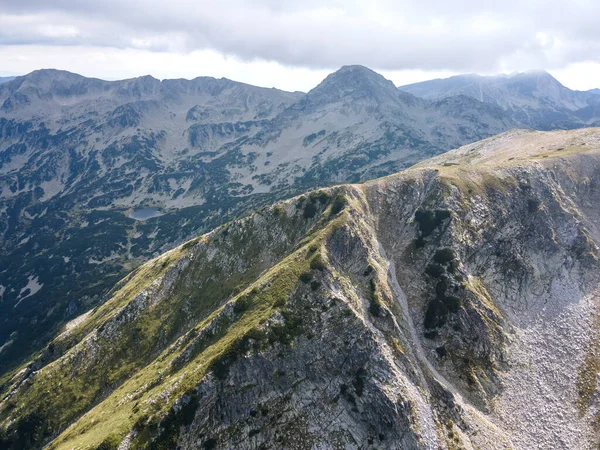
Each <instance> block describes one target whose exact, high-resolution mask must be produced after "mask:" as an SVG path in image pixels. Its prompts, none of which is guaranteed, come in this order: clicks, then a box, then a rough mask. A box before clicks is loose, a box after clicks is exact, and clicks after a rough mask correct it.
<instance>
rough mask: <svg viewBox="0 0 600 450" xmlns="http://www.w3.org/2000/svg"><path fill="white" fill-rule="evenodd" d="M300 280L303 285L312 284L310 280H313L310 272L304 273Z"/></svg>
mask: <svg viewBox="0 0 600 450" xmlns="http://www.w3.org/2000/svg"><path fill="white" fill-rule="evenodd" d="M298 278H300V281H302V282H303V283H310V280H312V274H311V273H310V272H303V273H301V274H300V276H299V277H298Z"/></svg>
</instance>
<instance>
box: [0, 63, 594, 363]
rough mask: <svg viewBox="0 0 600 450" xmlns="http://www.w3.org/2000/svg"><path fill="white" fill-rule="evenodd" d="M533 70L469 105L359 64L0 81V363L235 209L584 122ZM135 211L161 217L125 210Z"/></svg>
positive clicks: (569, 98) (52, 74) (567, 98)
mask: <svg viewBox="0 0 600 450" xmlns="http://www.w3.org/2000/svg"><path fill="white" fill-rule="evenodd" d="M541 79H542V80H544V81H539V82H536V83H537V84H535V88H531V87H530V84H531V80H530V79H529V78H527V77H525V78H524V79H523V80H521V81H522V83H523V85H522V87H521V88H518V87H515V85H514V83H513V84H511V85H510V86H511V87H510V89H513V90H509V92H511V93H513V94H511V95H512V97H511V98H513V100H511V103H510V104H504V103H501V102H496V103H493V102H481V101H479V99H478V98H477V97H473V96H472V95H468V94H467V90H466V87H465V92H462V91H461V92H460V93H459V95H454V94H450V93H448V92H449V90H448V89H446V90H444V91H443V92H444V95H433V94H426V93H425V91H424V90H421V91H419V95H420V96H421V97H419V96H415V95H412V94H410V93H407V92H403V91H402V90H399V89H397V88H396V87H395V86H394V85H393V83H391V82H390V81H388V80H386V79H385V78H383V77H382V76H380V75H378V74H377V73H375V72H373V71H371V70H369V69H367V68H364V67H361V66H347V67H343V68H341V69H340V70H338V71H337V72H334V73H333V74H331V75H329V76H328V77H327V78H326V79H325V80H323V82H322V83H321V84H320V85H319V86H317V87H315V88H314V89H313V90H311V91H310V92H308V93H306V94H303V93H299V92H293V93H291V92H284V91H279V90H276V89H264V88H258V87H254V86H250V85H246V84H243V83H237V82H234V81H230V80H226V79H219V80H217V79H213V78H207V77H200V78H196V79H194V80H163V81H159V80H156V79H154V78H152V77H149V76H146V77H140V78H136V79H131V80H123V81H103V80H97V79H91V78H85V77H81V76H79V75H76V74H72V73H68V72H63V71H56V70H40V71H36V72H33V73H31V74H29V75H26V76H23V77H16V78H15V79H14V80H12V81H9V82H6V83H3V84H2V85H0V233H1V234H2V244H1V250H2V257H1V258H0V266H1V267H3V272H2V278H1V281H0V295H1V302H0V318H1V319H0V348H1V350H0V360H2V361H4V362H5V363H4V364H2V368H3V370H6V369H5V368H9V367H12V365H14V364H15V363H16V361H18V360H19V359H20V358H23V357H24V356H25V355H27V354H29V353H30V352H32V351H34V350H37V349H40V348H42V347H43V346H44V345H45V343H46V342H47V340H48V339H50V337H51V336H53V335H54V334H55V333H56V332H59V331H60V330H61V327H62V325H63V324H64V323H65V322H66V321H68V320H70V319H72V318H74V317H77V316H78V315H79V314H81V313H83V312H85V311H87V310H89V309H90V308H92V307H94V306H96V305H98V304H101V303H102V302H103V301H104V300H106V297H105V292H106V290H107V288H109V287H110V286H112V285H113V284H114V283H115V282H116V281H117V280H118V279H120V278H121V277H122V276H123V275H125V274H126V273H127V272H128V271H129V270H131V269H132V268H134V267H136V266H137V265H139V264H140V263H141V262H143V261H145V260H147V259H148V258H150V257H152V256H157V255H158V254H160V253H162V252H164V251H165V250H167V249H169V248H172V247H173V246H175V245H177V244H178V243H180V242H183V241H184V240H186V239H189V238H190V237H193V236H196V235H198V234H200V233H202V232H204V231H207V230H209V229H212V228H213V227H214V226H216V225H218V224H220V223H223V222H225V221H227V220H230V219H232V218H234V217H236V216H238V215H240V214H242V213H244V212H246V211H248V210H251V209H254V208H257V207H260V206H262V205H265V204H268V203H271V202H272V201H274V200H277V199H279V198H284V197H289V196H292V195H294V194H297V193H301V192H305V191H306V190H308V189H310V188H313V187H317V186H328V185H332V184H337V183H343V182H359V181H364V180H368V179H371V178H375V177H378V176H383V175H388V174H391V173H394V172H397V171H399V170H401V169H404V168H407V167H409V166H411V165H412V164H414V163H416V162H419V161H421V160H423V159H425V158H428V157H431V156H435V155H438V154H440V153H443V152H445V151H447V150H450V149H452V148H455V147H459V146H461V145H463V144H466V143H470V142H474V141H477V140H479V139H482V138H485V137H489V136H492V135H495V134H497V133H500V132H502V131H505V130H508V129H512V128H517V127H524V126H526V127H529V126H531V124H530V123H529V122H528V121H529V120H530V118H532V117H534V118H535V121H534V122H535V124H537V125H535V126H536V127H538V128H540V129H548V128H570V127H572V126H587V125H592V124H594V123H596V122H597V120H598V119H597V117H596V109H595V107H594V106H593V105H594V104H595V103H594V101H595V100H594V99H595V98H596V97H600V96H595V94H586V95H588V96H589V97H587V96H586V97H584V96H582V95H583V94H581V93H576V92H573V91H568V90H567V89H566V88H561V89H559V94H556V89H557V87H556V83H554V82H553V81H552V80H548V78H547V77H545V76H544V77H541ZM554 81H555V80H554ZM528 86H529V87H528ZM504 89H509V88H504ZM490 92H491V88H490ZM515 92H516V93H515ZM569 92H570V93H569ZM517 94H518V95H517ZM580 94H581V95H580ZM423 97H428V98H423ZM490 98H493V97H490ZM522 98H525V99H528V100H527V102H529V103H527V102H525V100H522ZM549 99H551V100H552V101H551V102H550V100H549ZM561 99H562V100H561ZM561 101H562V103H560V102H561ZM519 102H521V103H519ZM523 102H525V103H523ZM585 102H588V103H585ZM584 103H585V104H586V105H587V106H584ZM519 105H521V106H519ZM522 105H526V106H522ZM573 108H579V109H575V110H573ZM586 108H587V109H586ZM582 110H585V111H587V113H586V114H587V115H585V114H583V112H582ZM565 111H569V113H567V112H565ZM525 113H526V114H525ZM524 117H525V118H526V119H527V120H526V121H524V120H523V119H524ZM573 117H577V118H578V119H577V120H579V121H578V122H576V121H575V119H573ZM584 118H585V120H584ZM546 119H547V121H544V120H546ZM144 207H154V208H159V209H160V210H161V212H162V213H164V215H162V216H161V217H157V218H153V219H149V220H146V221H136V220H134V219H132V218H129V217H128V214H129V213H130V212H131V211H132V210H137V209H139V208H144Z"/></svg>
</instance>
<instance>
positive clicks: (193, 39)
mask: <svg viewBox="0 0 600 450" xmlns="http://www.w3.org/2000/svg"><path fill="white" fill-rule="evenodd" d="M599 17H600V1H598V0H569V1H565V0H503V1H498V0H455V1H451V0H365V1H358V0H344V1H341V0H318V1H317V0H221V1H218V0H212V1H203V0H195V1H192V0H169V1H166V0H0V75H11V74H23V73H27V72H30V71H32V70H35V69H39V68H50V67H51V68H58V69H66V70H70V71H73V72H77V73H81V74H83V75H86V76H95V77H99V78H105V79H119V78H128V77H134V76H139V75H145V74H151V75H153V76H155V77H157V78H179V77H184V78H193V77H195V76H199V75H209V76H215V77H227V78H231V79H234V80H238V81H245V82H248V83H252V84H256V85H260V86H267V87H272V86H274V87H278V88H281V89H286V90H302V91H306V90H309V89H310V88H312V87H314V86H315V85H316V84H317V83H318V82H319V81H321V80H322V79H323V78H324V76H325V75H326V74H327V73H329V72H331V71H333V70H336V69H337V68H339V67H340V66H342V65H345V64H362V65H365V66H368V67H370V68H372V69H374V70H376V71H378V72H380V73H382V74H383V75H384V76H386V77H387V78H389V79H391V80H392V81H394V82H395V83H396V84H397V85H401V84H405V83H409V82H414V81H420V80H425V79H429V78H436V77H443V76H449V75H452V74H456V73H465V72H477V73H482V74H492V73H500V72H505V73H506V72H513V71H523V70H529V69H546V70H548V71H549V72H550V73H552V74H553V75H554V76H556V77H557V78H558V79H559V80H560V81H561V82H563V84H565V85H566V86H568V87H570V88H573V89H590V88H593V87H600V24H599Z"/></svg>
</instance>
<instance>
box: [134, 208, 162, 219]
mask: <svg viewBox="0 0 600 450" xmlns="http://www.w3.org/2000/svg"><path fill="white" fill-rule="evenodd" d="M162 215H163V213H161V212H160V209H158V208H142V209H138V210H135V211H133V212H132V213H131V214H129V215H128V216H127V217H130V218H132V219H135V220H147V219H152V218H153V217H160V216H162Z"/></svg>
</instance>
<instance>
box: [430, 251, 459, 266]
mask: <svg viewBox="0 0 600 450" xmlns="http://www.w3.org/2000/svg"><path fill="white" fill-rule="evenodd" d="M454 258H456V253H455V252H454V250H452V249H451V248H449V247H446V248H442V249H441V250H438V251H437V252H435V255H433V260H434V261H435V262H436V263H438V264H447V263H449V262H450V261H452V260H453V259H454Z"/></svg>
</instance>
